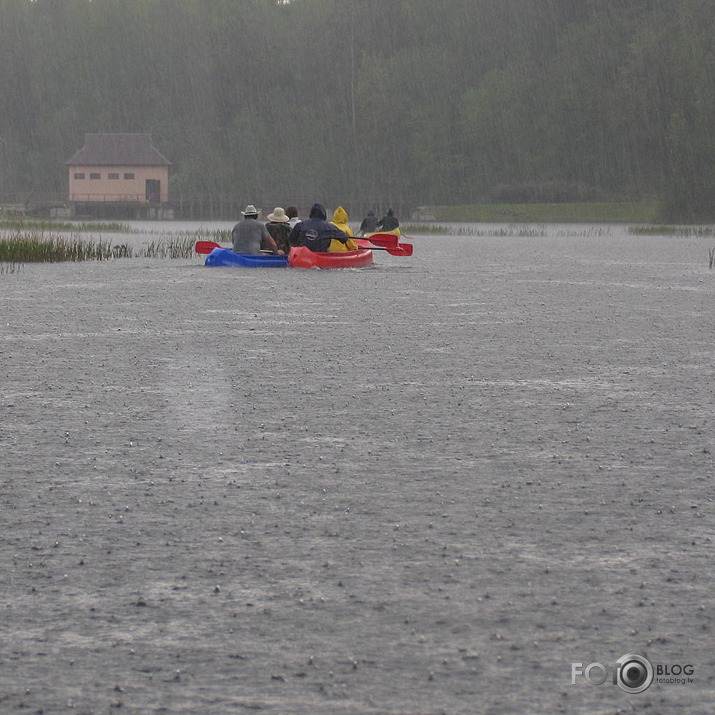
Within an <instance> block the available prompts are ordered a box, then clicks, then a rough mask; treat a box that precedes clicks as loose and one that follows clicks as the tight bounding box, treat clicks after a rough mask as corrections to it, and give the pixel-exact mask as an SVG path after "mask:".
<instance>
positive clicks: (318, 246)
mask: <svg viewBox="0 0 715 715" xmlns="http://www.w3.org/2000/svg"><path fill="white" fill-rule="evenodd" d="M326 218H327V213H326V211H325V206H323V204H313V206H312V207H311V209H310V218H309V219H307V220H306V221H301V222H300V223H299V224H296V225H295V226H294V227H293V229H292V230H291V232H290V235H289V236H288V243H289V244H290V245H291V246H307V247H308V248H309V249H310V250H311V251H315V252H316V253H325V252H328V251H330V252H340V251H349V250H351V245H349V243H348V242H351V243H353V244H354V241H353V239H351V238H350V236H348V235H347V233H345V231H341V230H340V229H339V228H338V227H337V226H335V225H334V224H332V223H328V221H327V220H326Z"/></svg>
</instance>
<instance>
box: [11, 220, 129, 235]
mask: <svg viewBox="0 0 715 715" xmlns="http://www.w3.org/2000/svg"><path fill="white" fill-rule="evenodd" d="M0 229H7V230H11V231H61V232H64V231H70V232H74V233H78V232H82V233H100V232H104V233H133V232H134V231H133V229H132V228H131V227H130V226H129V225H128V224H126V223H119V222H118V221H108V222H106V223H105V222H99V221H94V222H93V221H52V220H49V219H44V220H43V219H26V218H6V219H0Z"/></svg>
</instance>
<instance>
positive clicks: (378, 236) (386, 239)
mask: <svg viewBox="0 0 715 715" xmlns="http://www.w3.org/2000/svg"><path fill="white" fill-rule="evenodd" d="M365 239H366V240H367V241H370V243H372V244H373V245H375V246H384V247H385V248H387V247H388V246H394V245H395V244H396V243H397V239H398V237H397V236H396V235H395V234H394V233H373V234H372V236H366V237H365Z"/></svg>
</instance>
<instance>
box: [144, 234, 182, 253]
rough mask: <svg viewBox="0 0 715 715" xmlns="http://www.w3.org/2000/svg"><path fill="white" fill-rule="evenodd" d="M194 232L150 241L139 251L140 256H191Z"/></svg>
mask: <svg viewBox="0 0 715 715" xmlns="http://www.w3.org/2000/svg"><path fill="white" fill-rule="evenodd" d="M195 241H196V239H195V238H194V234H182V235H179V236H177V237H174V238H166V239H160V240H158V241H152V242H151V243H150V244H149V245H148V246H147V247H146V248H144V249H143V250H142V251H141V252H140V254H139V255H140V256H141V257H142V258H191V257H192V256H193V255H194V243H195Z"/></svg>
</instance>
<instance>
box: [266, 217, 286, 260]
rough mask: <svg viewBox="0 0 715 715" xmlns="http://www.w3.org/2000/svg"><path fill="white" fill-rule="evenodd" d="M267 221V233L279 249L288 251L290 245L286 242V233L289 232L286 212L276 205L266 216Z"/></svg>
mask: <svg viewBox="0 0 715 715" xmlns="http://www.w3.org/2000/svg"><path fill="white" fill-rule="evenodd" d="M266 218H267V219H268V223H266V229H267V230H268V233H270V234H271V236H272V237H273V240H274V241H275V242H276V245H277V246H278V248H279V250H281V251H284V252H285V253H288V249H289V248H290V245H289V244H288V234H289V233H290V223H289V222H290V218H289V217H288V215H287V212H286V211H284V210H283V208H282V207H280V206H276V207H275V208H274V209H273V212H272V213H269V214H268V216H267V217H266Z"/></svg>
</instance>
